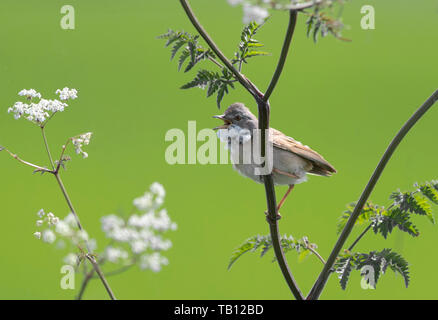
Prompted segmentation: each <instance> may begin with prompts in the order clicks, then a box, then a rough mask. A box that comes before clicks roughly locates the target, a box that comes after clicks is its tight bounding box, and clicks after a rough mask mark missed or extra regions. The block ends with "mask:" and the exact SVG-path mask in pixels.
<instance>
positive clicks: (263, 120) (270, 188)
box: [180, 0, 304, 300]
mask: <svg viewBox="0 0 438 320" xmlns="http://www.w3.org/2000/svg"><path fill="white" fill-rule="evenodd" d="M180 2H181V5H182V7H183V8H184V11H185V12H186V14H187V16H188V17H189V19H190V21H191V22H192V24H193V25H194V27H195V28H196V30H197V31H198V32H199V33H200V34H201V36H202V38H203V39H204V40H205V42H207V44H208V45H209V47H210V48H211V49H212V50H213V52H214V53H215V54H216V55H217V56H218V57H219V59H220V60H221V61H222V63H223V64H224V65H225V66H226V67H227V68H228V69H229V70H230V71H231V72H232V73H233V74H234V76H235V77H236V79H237V80H238V81H239V82H240V84H241V85H242V86H243V87H244V88H245V89H246V90H247V91H248V92H249V93H250V94H251V95H252V96H253V97H254V99H255V100H256V102H257V105H258V110H259V129H261V156H264V155H265V154H266V152H265V151H266V150H265V141H266V131H265V130H266V129H269V113H270V107H269V103H268V102H267V100H268V99H266V100H264V95H263V93H262V92H260V90H258V89H257V87H256V86H255V85H254V84H253V83H252V82H251V81H250V80H249V79H248V78H246V77H245V76H244V75H243V74H241V73H240V72H239V71H238V70H236V68H234V66H233V65H232V63H231V62H230V61H229V60H228V59H227V58H226V57H225V55H224V54H223V53H222V52H221V51H220V49H219V48H218V47H217V46H216V44H215V43H214V42H213V40H212V39H211V38H210V36H209V35H208V34H207V32H206V31H205V30H204V28H203V27H202V26H201V24H200V23H199V21H198V19H197V18H196V16H195V15H194V13H193V11H192V9H191V8H190V6H189V4H188V3H187V0H180ZM291 17H293V14H291ZM291 23H292V22H291ZM291 31H292V32H293V28H288V34H287V35H286V39H287V38H288V37H290V38H292V34H290V35H289V33H290V32H291ZM288 46H289V45H288ZM283 51H285V49H284V48H283ZM283 51H282V56H283V55H284V54H286V55H287V50H286V52H283ZM285 58H286V57H282V58H280V62H281V61H282V60H285ZM283 66H284V61H283V63H281V64H280V65H279V66H278V67H277V70H276V71H275V74H276V75H277V77H279V75H280V73H281V71H282V69H283ZM275 74H274V75H275ZM277 80H278V79H276V80H275V82H276V81H277ZM272 81H273V80H271V82H272ZM275 82H274V83H273V86H272V89H271V92H270V93H272V91H273V89H274V86H275ZM268 97H269V96H268ZM264 184H265V192H266V201H267V204H268V212H269V214H268V221H269V228H270V232H271V238H272V244H273V247H274V251H275V256H276V258H277V262H278V264H279V266H280V269H281V271H282V273H283V276H284V278H285V280H286V282H287V284H288V285H289V288H290V289H291V291H292V293H293V295H294V296H295V298H296V299H297V300H303V299H304V296H303V294H302V293H301V291H300V289H299V288H298V286H297V284H296V282H295V279H294V278H293V276H292V274H291V272H290V270H289V267H288V265H287V261H286V258H285V257H284V253H283V250H282V248H281V242H280V232H279V229H278V221H277V204H276V199H275V189H274V181H273V179H272V175H271V174H269V175H266V176H264Z"/></svg>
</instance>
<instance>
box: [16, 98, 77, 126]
mask: <svg viewBox="0 0 438 320" xmlns="http://www.w3.org/2000/svg"><path fill="white" fill-rule="evenodd" d="M72 90H74V89H72ZM18 94H19V95H20V96H24V97H26V98H27V99H28V100H32V99H33V98H39V99H40V100H39V101H38V102H37V103H35V102H30V104H27V103H23V102H20V101H18V102H16V103H15V104H14V105H13V106H12V107H10V108H8V113H13V114H14V118H15V119H20V118H21V117H24V118H25V119H27V120H29V121H31V122H34V123H36V124H38V125H41V124H42V123H43V122H45V121H46V120H48V119H49V118H50V117H51V116H52V115H53V114H54V113H56V112H58V111H59V112H62V111H64V109H65V108H66V107H67V106H68V105H67V104H66V103H64V102H61V101H59V100H56V99H55V100H47V99H43V98H42V97H41V94H40V93H39V92H36V91H35V90H34V89H29V90H26V89H23V90H21V91H20V92H19V93H18Z"/></svg>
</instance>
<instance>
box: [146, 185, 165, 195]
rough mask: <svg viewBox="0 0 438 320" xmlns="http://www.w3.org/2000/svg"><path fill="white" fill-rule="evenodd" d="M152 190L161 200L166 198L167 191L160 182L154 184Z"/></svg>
mask: <svg viewBox="0 0 438 320" xmlns="http://www.w3.org/2000/svg"><path fill="white" fill-rule="evenodd" d="M150 190H151V192H152V193H154V194H155V195H156V196H157V197H159V198H164V197H165V195H166V190H164V187H163V185H162V184H161V183H158V182H154V183H152V184H151V186H150Z"/></svg>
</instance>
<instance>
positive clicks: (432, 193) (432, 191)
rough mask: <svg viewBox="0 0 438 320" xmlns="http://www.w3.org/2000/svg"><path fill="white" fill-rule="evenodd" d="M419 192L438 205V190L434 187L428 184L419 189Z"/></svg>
mask: <svg viewBox="0 0 438 320" xmlns="http://www.w3.org/2000/svg"><path fill="white" fill-rule="evenodd" d="M418 189H419V191H420V192H421V193H422V194H423V195H424V196H425V197H426V198H428V199H429V200H430V201H432V202H433V203H435V204H438V189H437V188H436V187H434V186H433V185H431V184H429V183H426V184H423V185H421V186H419V187H418Z"/></svg>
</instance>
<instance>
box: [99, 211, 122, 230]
mask: <svg viewBox="0 0 438 320" xmlns="http://www.w3.org/2000/svg"><path fill="white" fill-rule="evenodd" d="M100 221H101V223H102V230H103V231H104V232H105V233H107V232H109V231H112V230H114V229H117V228H121V227H123V226H124V225H125V221H124V220H123V219H122V218H120V217H119V216H116V215H115V214H110V215H108V216H104V217H102V218H101V219H100Z"/></svg>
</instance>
